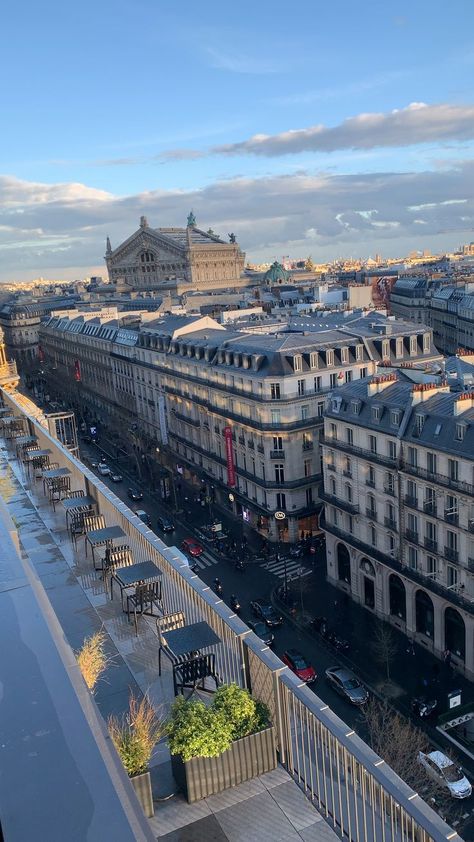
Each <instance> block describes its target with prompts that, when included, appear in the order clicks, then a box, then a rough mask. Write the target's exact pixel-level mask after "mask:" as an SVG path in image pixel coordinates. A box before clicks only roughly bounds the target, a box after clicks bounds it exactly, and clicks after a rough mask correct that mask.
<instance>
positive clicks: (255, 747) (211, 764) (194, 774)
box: [171, 726, 277, 804]
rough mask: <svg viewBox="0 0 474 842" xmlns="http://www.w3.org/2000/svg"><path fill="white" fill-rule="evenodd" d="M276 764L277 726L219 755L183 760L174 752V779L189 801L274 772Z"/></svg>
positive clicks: (237, 741)
mask: <svg viewBox="0 0 474 842" xmlns="http://www.w3.org/2000/svg"><path fill="white" fill-rule="evenodd" d="M276 764H277V759H276V748H275V729H274V728H273V726H271V727H270V728H265V729H264V730H263V731H258V732H257V733H256V734H250V735H249V736H248V737H242V739H240V740H235V742H233V743H232V745H231V747H230V748H229V749H227V751H224V752H223V753H222V754H220V755H219V756H218V757H193V758H192V759H191V760H182V758H181V757H180V756H179V755H172V756H171V766H172V769H173V775H174V779H175V781H176V783H177V785H178V787H179V788H180V789H181V790H182V791H183V792H184V794H185V796H186V798H187V800H188V803H189V804H191V803H192V802H193V801H200V800H201V799H202V798H207V797H208V796H209V795H215V794H216V793H217V792H222V791H223V790H224V789H229V788H230V787H232V786H237V785H238V784H241V783H243V782H244V781H249V780H251V778H255V777H257V776H258V775H263V774H264V773H265V772H271V770H272V769H275V768H276Z"/></svg>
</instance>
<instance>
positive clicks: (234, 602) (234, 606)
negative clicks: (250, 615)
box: [230, 594, 240, 614]
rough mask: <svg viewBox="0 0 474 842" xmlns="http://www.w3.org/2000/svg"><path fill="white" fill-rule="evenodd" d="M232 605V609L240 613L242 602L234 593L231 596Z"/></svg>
mask: <svg viewBox="0 0 474 842" xmlns="http://www.w3.org/2000/svg"><path fill="white" fill-rule="evenodd" d="M230 607H231V608H232V611H235V613H236V614H240V602H239V600H238V598H237V597H236V596H235V595H234V594H232V596H231V598H230Z"/></svg>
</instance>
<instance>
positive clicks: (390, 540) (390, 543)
mask: <svg viewBox="0 0 474 842" xmlns="http://www.w3.org/2000/svg"><path fill="white" fill-rule="evenodd" d="M387 550H388V553H389V555H391V556H393V555H395V538H394V536H393V535H391V534H390V533H389V534H388V535H387Z"/></svg>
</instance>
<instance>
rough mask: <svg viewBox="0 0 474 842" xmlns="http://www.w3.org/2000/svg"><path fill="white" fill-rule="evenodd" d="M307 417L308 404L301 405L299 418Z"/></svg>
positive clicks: (305, 418) (306, 418)
mask: <svg viewBox="0 0 474 842" xmlns="http://www.w3.org/2000/svg"><path fill="white" fill-rule="evenodd" d="M308 418H309V406H307V405H305V406H302V407H301V420H302V421H307V420H308Z"/></svg>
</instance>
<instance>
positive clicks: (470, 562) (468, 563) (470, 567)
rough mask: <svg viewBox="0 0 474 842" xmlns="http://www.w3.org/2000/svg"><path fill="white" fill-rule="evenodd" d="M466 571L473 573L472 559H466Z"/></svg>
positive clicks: (473, 561)
mask: <svg viewBox="0 0 474 842" xmlns="http://www.w3.org/2000/svg"><path fill="white" fill-rule="evenodd" d="M467 569H468V570H469V572H470V573H474V558H468V560H467Z"/></svg>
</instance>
